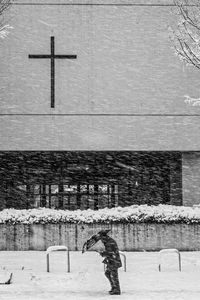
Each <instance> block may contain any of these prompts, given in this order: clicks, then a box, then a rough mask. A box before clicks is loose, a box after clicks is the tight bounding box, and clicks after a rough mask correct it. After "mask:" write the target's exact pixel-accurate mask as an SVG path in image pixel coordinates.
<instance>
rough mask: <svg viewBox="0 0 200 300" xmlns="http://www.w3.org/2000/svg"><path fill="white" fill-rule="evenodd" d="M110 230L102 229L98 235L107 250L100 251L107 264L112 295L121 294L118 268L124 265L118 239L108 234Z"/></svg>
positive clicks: (106, 271)
mask: <svg viewBox="0 0 200 300" xmlns="http://www.w3.org/2000/svg"><path fill="white" fill-rule="evenodd" d="M109 231H110V230H101V231H100V232H99V233H98V235H99V236H100V240H101V242H102V243H103V244H104V247H105V250H104V251H101V252H100V255H101V256H102V257H105V258H104V260H103V263H105V265H106V269H105V276H106V277H107V278H108V280H109V282H110V285H111V290H110V291H109V293H110V295H120V294H121V290H120V284H119V277H118V268H120V267H121V266H122V262H121V259H120V255H119V249H118V246H117V243H116V241H115V240H114V239H113V238H111V237H110V236H108V235H107V233H108V232H109Z"/></svg>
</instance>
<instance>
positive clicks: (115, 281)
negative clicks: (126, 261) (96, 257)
mask: <svg viewBox="0 0 200 300" xmlns="http://www.w3.org/2000/svg"><path fill="white" fill-rule="evenodd" d="M110 278H111V285H112V291H111V293H112V294H117V295H119V294H121V291H120V284H119V277H118V269H111V272H110Z"/></svg>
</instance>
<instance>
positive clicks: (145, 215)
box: [0, 205, 200, 224]
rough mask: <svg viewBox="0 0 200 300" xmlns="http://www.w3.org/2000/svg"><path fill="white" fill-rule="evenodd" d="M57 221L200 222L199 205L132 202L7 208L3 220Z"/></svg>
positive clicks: (33, 222) (14, 222)
mask: <svg viewBox="0 0 200 300" xmlns="http://www.w3.org/2000/svg"><path fill="white" fill-rule="evenodd" d="M50 223H51V224H58V223H76V224H77V223H87V224H92V223H166V224H174V223H186V224H200V208H198V207H196V208H195V207H184V206H172V205H158V206H148V205H138V206H137V205H132V206H127V207H115V208H110V209H109V208H104V209H100V210H97V211H94V210H91V209H88V210H75V211H69V210H55V209H49V208H38V209H28V210H26V209H23V210H16V209H4V210H2V211H1V212H0V224H50Z"/></svg>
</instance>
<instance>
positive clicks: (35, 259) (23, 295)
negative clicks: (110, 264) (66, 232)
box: [0, 251, 200, 300]
mask: <svg viewBox="0 0 200 300" xmlns="http://www.w3.org/2000/svg"><path fill="white" fill-rule="evenodd" d="M124 253H125V255H126V257H127V272H124V270H123V268H121V269H120V271H119V277H120V283H121V289H122V294H121V295H120V296H117V295H115V296H110V295H109V294H108V290H109V289H110V286H109V283H108V281H107V279H106V278H105V276H104V274H103V264H102V263H101V261H102V257H101V256H99V254H98V253H96V252H93V251H90V252H86V253H84V254H82V253H81V252H70V260H71V272H70V273H67V260H66V252H61V251H60V252H53V253H51V254H50V273H47V272H46V254H45V252H42V251H41V252H40V251H38V252H36V251H26V252H24V251H23V252H14V251H9V252H4V251H1V252H0V279H1V278H2V277H3V275H4V273H6V272H13V281H12V284H10V285H0V299H1V300H8V299H10V300H15V299H20V300H25V299H26V300H32V299H34V300H39V299H40V300H46V299H48V300H53V299H59V300H62V299H63V300H64V299H65V300H79V299H80V300H86V299H87V300H88V299H102V300H104V299H123V300H129V299H130V300H133V299H134V300H138V299H140V300H141V299H142V300H143V299H146V300H152V299H155V300H166V299H170V300H171V299H176V300H179V299H180V300H183V299H187V300H188V299H190V300H191V299H198V300H199V299H200V252H182V253H181V260H182V272H179V271H178V259H177V257H176V255H175V254H172V253H171V254H168V255H167V254H163V260H162V271H161V272H159V271H158V252H124Z"/></svg>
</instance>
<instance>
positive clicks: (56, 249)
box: [46, 246, 70, 273]
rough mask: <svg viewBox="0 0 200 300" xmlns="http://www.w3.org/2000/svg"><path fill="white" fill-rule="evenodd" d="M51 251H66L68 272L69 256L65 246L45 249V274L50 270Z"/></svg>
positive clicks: (68, 268) (68, 270)
mask: <svg viewBox="0 0 200 300" xmlns="http://www.w3.org/2000/svg"><path fill="white" fill-rule="evenodd" d="M53 251H67V272H68V273H69V272H70V255H69V249H68V248H67V247H66V246H50V247H49V248H47V251H46V257H47V272H49V270H50V262H49V254H50V252H53Z"/></svg>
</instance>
